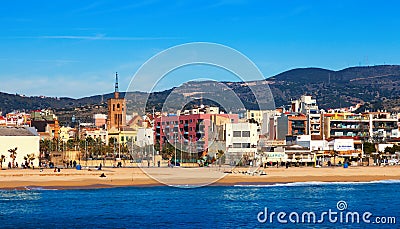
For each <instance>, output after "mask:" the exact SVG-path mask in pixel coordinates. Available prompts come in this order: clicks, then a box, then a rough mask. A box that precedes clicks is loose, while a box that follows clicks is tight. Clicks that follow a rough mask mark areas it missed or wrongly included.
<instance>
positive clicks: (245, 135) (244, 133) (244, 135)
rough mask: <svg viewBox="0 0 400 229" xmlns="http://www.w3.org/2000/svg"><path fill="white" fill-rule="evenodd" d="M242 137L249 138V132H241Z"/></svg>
mask: <svg viewBox="0 0 400 229" xmlns="http://www.w3.org/2000/svg"><path fill="white" fill-rule="evenodd" d="M242 137H250V131H242Z"/></svg>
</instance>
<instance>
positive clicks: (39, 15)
mask: <svg viewBox="0 0 400 229" xmlns="http://www.w3.org/2000/svg"><path fill="white" fill-rule="evenodd" d="M399 8H400V3H398V2H396V1H304V0H303V1H241V0H232V1H225V0H221V1H218V0H214V1H184V0H182V1H152V0H149V1H101V0H97V1H81V0H80V1H78V0H68V1H61V0H60V1H18V0H16V1H4V2H2V6H1V8H0V81H1V83H0V85H1V87H0V91H2V92H8V93H20V94H26V95H46V96H67V97H74V98H78V97H83V96H90V95H94V94H102V93H108V92H112V91H113V82H114V78H113V77H114V72H116V71H118V72H119V75H120V88H121V90H124V89H125V88H127V87H128V84H129V82H130V80H131V77H132V76H133V75H134V73H135V72H136V71H137V70H138V68H139V67H140V65H141V64H143V63H144V62H145V61H146V60H147V59H149V58H150V57H152V56H153V55H155V54H157V53H158V52H160V51H162V50H164V49H166V48H170V47H172V46H175V45H179V44H183V43H187V42H196V41H206V42H215V43H220V44H223V45H227V46H229V47H232V48H234V49H236V50H238V51H240V52H242V53H243V54H245V55H246V56H247V57H249V58H250V59H251V60H252V61H253V62H254V63H255V64H256V65H257V66H258V67H259V68H260V69H261V71H262V73H263V74H264V76H265V77H269V76H272V75H275V74H278V73H280V72H283V71H285V70H289V69H292V68H297V67H322V68H328V69H333V70H339V69H342V68H346V67H349V66H358V65H379V64H400V30H399V25H400V16H399V13H398V9H399ZM192 70H193V71H191V70H190V69H184V70H183V71H182V74H175V76H174V77H175V78H174V77H173V78H174V79H175V80H170V81H169V82H166V83H165V84H164V85H163V87H164V88H167V87H171V86H178V85H179V84H180V83H182V82H185V76H184V75H185V74H194V75H198V77H199V78H214V79H216V80H230V78H229V76H227V74H224V73H221V71H220V70H215V69H213V68H206V67H204V68H198V67H197V68H193V69H192ZM161 89H163V88H161Z"/></svg>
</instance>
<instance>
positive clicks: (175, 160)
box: [174, 133, 176, 166]
mask: <svg viewBox="0 0 400 229" xmlns="http://www.w3.org/2000/svg"><path fill="white" fill-rule="evenodd" d="M174 142H175V145H174V148H175V164H174V165H175V166H176V133H174Z"/></svg>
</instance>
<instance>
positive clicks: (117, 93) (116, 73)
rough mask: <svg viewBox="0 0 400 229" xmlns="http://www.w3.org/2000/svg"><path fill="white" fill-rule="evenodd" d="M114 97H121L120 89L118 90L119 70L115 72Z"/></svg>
mask: <svg viewBox="0 0 400 229" xmlns="http://www.w3.org/2000/svg"><path fill="white" fill-rule="evenodd" d="M114 98H116V99H118V98H119V90H118V72H115V91H114Z"/></svg>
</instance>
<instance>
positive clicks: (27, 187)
mask: <svg viewBox="0 0 400 229" xmlns="http://www.w3.org/2000/svg"><path fill="white" fill-rule="evenodd" d="M24 188H25V190H32V191H44V190H45V191H54V190H58V189H56V188H45V187H32V186H25V187H24Z"/></svg>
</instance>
